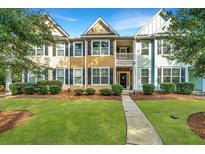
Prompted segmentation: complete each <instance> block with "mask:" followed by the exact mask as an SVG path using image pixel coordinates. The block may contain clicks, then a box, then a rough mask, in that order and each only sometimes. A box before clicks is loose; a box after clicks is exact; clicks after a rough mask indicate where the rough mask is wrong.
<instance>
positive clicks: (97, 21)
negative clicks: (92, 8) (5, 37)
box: [82, 17, 119, 36]
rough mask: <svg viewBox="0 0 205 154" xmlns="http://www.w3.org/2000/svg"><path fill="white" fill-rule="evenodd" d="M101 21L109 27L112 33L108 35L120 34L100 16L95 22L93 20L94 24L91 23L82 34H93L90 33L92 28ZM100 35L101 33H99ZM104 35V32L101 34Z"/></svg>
mask: <svg viewBox="0 0 205 154" xmlns="http://www.w3.org/2000/svg"><path fill="white" fill-rule="evenodd" d="M99 22H101V23H102V24H103V25H104V26H105V27H107V28H108V29H109V31H110V34H108V35H119V34H118V33H117V32H116V31H115V30H114V29H113V28H112V27H111V26H110V25H109V24H108V23H107V22H106V21H105V20H103V19H102V18H101V17H98V18H97V19H96V20H95V22H93V24H91V26H90V27H89V28H88V29H87V30H86V31H85V32H84V33H83V34H82V36H86V35H91V34H88V33H89V32H90V31H91V30H92V28H93V27H94V26H95V25H96V24H97V23H99ZM98 35H100V34H98ZM101 35H102V34H101Z"/></svg>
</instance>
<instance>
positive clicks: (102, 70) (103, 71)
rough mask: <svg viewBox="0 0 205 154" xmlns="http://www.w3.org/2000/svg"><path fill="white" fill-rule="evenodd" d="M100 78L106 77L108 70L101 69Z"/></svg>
mask: <svg viewBox="0 0 205 154" xmlns="http://www.w3.org/2000/svg"><path fill="white" fill-rule="evenodd" d="M101 76H108V69H107V68H103V69H101Z"/></svg>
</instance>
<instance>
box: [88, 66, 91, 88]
mask: <svg viewBox="0 0 205 154" xmlns="http://www.w3.org/2000/svg"><path fill="white" fill-rule="evenodd" d="M91 79H92V75H91V68H88V85H91Z"/></svg>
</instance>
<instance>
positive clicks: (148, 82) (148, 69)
mask: <svg viewBox="0 0 205 154" xmlns="http://www.w3.org/2000/svg"><path fill="white" fill-rule="evenodd" d="M142 69H148V71H149V82H148V84H150V83H151V69H150V68H148V67H143V68H140V81H139V83H140V85H143V84H144V83H141V77H142V76H141V73H142Z"/></svg>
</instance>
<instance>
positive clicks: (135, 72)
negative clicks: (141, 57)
mask: <svg viewBox="0 0 205 154" xmlns="http://www.w3.org/2000/svg"><path fill="white" fill-rule="evenodd" d="M132 70H133V73H132V74H133V75H132V80H133V81H132V84H133V90H137V48H136V40H135V39H134V40H133V69H132Z"/></svg>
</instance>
